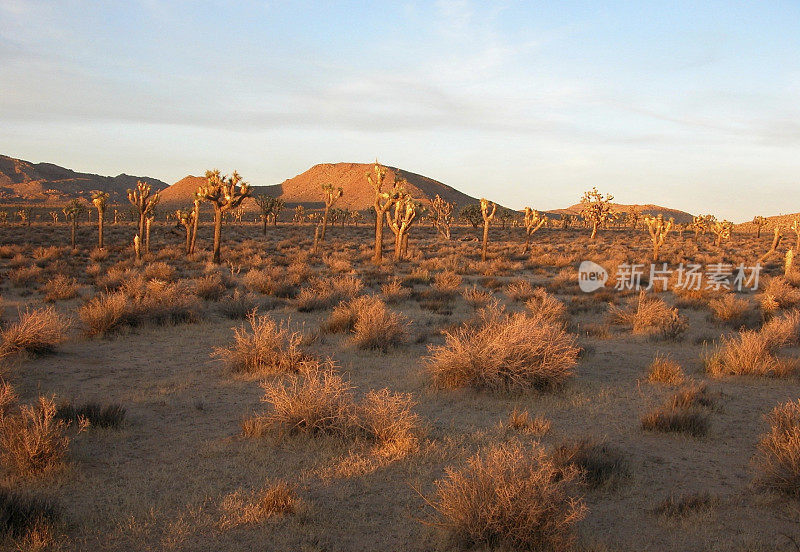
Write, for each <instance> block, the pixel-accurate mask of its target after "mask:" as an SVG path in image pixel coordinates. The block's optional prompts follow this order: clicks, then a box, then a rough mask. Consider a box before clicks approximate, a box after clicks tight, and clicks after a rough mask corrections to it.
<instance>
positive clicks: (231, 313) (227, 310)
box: [217, 289, 259, 320]
mask: <svg viewBox="0 0 800 552" xmlns="http://www.w3.org/2000/svg"><path fill="white" fill-rule="evenodd" d="M258 306H259V304H258V300H257V299H256V297H255V296H254V295H253V294H252V293H242V292H241V291H239V290H238V289H235V290H233V293H232V294H231V295H230V296H227V297H225V298H224V300H222V301H220V302H219V303H217V309H218V310H219V312H220V314H222V315H223V316H224V317H226V318H230V319H232V320H239V319H242V318H247V316H248V315H249V314H250V313H251V312H253V309H256V308H258Z"/></svg>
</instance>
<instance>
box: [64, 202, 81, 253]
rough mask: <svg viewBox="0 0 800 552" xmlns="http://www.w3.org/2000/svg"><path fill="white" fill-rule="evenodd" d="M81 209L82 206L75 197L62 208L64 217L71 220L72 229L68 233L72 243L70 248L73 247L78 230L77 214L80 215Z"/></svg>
mask: <svg viewBox="0 0 800 552" xmlns="http://www.w3.org/2000/svg"><path fill="white" fill-rule="evenodd" d="M82 210H83V206H82V205H81V202H80V201H79V200H77V199H73V200H72V201H70V202H69V203H67V205H66V206H65V207H64V208H63V209H62V212H63V213H64V218H66V219H67V220H68V221H70V222H72V231H71V233H70V244H71V245H72V249H75V234H76V233H77V231H78V215H80V213H81V211H82Z"/></svg>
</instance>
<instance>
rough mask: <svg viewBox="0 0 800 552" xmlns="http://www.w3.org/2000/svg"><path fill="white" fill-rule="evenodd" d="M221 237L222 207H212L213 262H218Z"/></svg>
mask: <svg viewBox="0 0 800 552" xmlns="http://www.w3.org/2000/svg"><path fill="white" fill-rule="evenodd" d="M221 238H222V209H218V208H217V207H216V206H215V207H214V259H213V261H214V264H220V262H221V261H220V256H219V245H220V240H221Z"/></svg>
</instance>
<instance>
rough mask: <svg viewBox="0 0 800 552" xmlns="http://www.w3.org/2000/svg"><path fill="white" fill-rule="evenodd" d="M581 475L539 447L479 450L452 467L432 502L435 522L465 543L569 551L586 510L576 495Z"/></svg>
mask: <svg viewBox="0 0 800 552" xmlns="http://www.w3.org/2000/svg"><path fill="white" fill-rule="evenodd" d="M578 475H579V472H578V470H577V469H576V468H569V467H567V468H562V467H559V466H557V465H556V464H555V462H554V461H553V460H552V459H551V458H549V457H548V456H547V454H546V453H545V452H544V450H543V449H542V448H541V447H539V446H538V445H537V446H534V447H533V449H532V450H529V449H526V448H523V447H522V446H521V445H519V444H517V443H508V444H503V445H499V446H497V447H494V448H491V449H489V450H487V451H486V452H484V453H483V454H480V453H479V454H476V455H475V456H473V457H471V458H470V459H469V460H468V462H467V465H466V466H465V467H463V468H460V469H457V468H452V467H451V468H447V469H446V476H445V478H444V479H442V480H439V481H437V482H436V483H435V485H436V496H435V498H433V499H432V500H431V501H430V503H431V505H432V506H433V508H434V509H435V510H436V512H437V514H438V519H437V521H436V524H437V525H439V526H441V527H443V528H445V529H446V530H447V531H448V532H449V533H450V534H451V536H452V537H454V538H455V539H457V540H458V541H460V543H461V544H463V545H467V546H470V545H486V546H488V547H491V548H495V547H503V548H512V549H523V550H567V549H569V548H570V547H571V546H572V545H573V543H574V540H575V534H574V525H575V523H576V522H578V521H579V520H581V519H582V518H583V517H584V515H585V512H586V507H585V506H584V504H583V501H582V499H580V498H577V497H576V496H574V494H573V493H574V491H575V482H576V479H577V478H578Z"/></svg>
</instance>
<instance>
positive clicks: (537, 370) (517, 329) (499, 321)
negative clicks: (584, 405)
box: [427, 307, 579, 391]
mask: <svg viewBox="0 0 800 552" xmlns="http://www.w3.org/2000/svg"><path fill="white" fill-rule="evenodd" d="M578 351H579V349H578V347H577V345H576V341H575V337H574V336H573V335H571V334H568V333H567V332H566V331H565V330H564V328H563V326H562V325H561V324H557V323H554V322H552V321H551V320H548V319H546V318H541V317H538V316H534V315H527V314H524V313H514V314H506V313H504V312H503V311H502V310H501V309H498V308H496V307H487V309H484V311H483V312H482V314H481V315H480V316H479V320H478V321H477V323H476V324H464V325H462V326H461V327H460V328H459V329H457V330H456V331H454V332H445V345H443V346H434V347H432V348H431V354H430V356H429V357H428V358H427V367H428V370H429V371H430V373H431V375H432V377H433V382H434V384H435V385H436V386H438V387H445V388H459V387H473V388H476V389H488V390H493V391H514V390H525V389H540V390H548V389H552V388H554V387H557V386H559V385H561V384H562V383H564V382H565V381H566V380H567V379H569V378H570V377H572V376H573V375H574V371H573V368H574V367H575V364H576V359H577V356H578Z"/></svg>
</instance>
